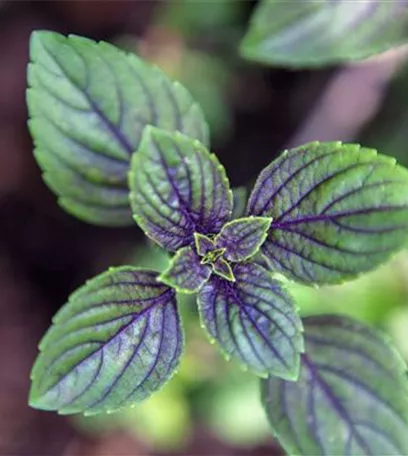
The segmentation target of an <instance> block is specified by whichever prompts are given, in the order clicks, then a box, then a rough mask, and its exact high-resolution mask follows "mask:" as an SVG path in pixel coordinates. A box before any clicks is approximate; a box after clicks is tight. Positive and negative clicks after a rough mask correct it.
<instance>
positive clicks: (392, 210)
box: [247, 142, 408, 284]
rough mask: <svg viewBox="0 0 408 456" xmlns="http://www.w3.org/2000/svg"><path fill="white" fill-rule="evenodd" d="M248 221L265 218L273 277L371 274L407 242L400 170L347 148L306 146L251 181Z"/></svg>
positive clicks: (407, 205) (405, 184) (325, 279)
mask: <svg viewBox="0 0 408 456" xmlns="http://www.w3.org/2000/svg"><path fill="white" fill-rule="evenodd" d="M247 211H248V214H251V215H258V216H268V217H272V218H273V221H272V224H271V227H270V230H269V236H268V238H267V240H266V241H265V242H264V243H263V245H262V247H261V251H262V252H263V254H264V255H265V256H266V257H267V259H268V261H269V263H270V267H271V269H272V270H274V271H278V272H281V273H282V274H284V275H288V276H290V277H291V278H293V279H294V280H297V281H299V282H304V283H308V284H310V283H317V284H325V283H327V284H329V283H330V284H333V283H340V282H342V281H344V280H347V279H351V278H354V277H356V276H357V275H359V274H360V273H362V272H365V271H369V270H371V269H374V268H376V267H377V266H379V265H380V264H381V263H383V262H385V261H386V260H387V259H388V258H389V257H390V256H391V255H392V254H394V253H395V252H397V251H398V250H400V249H402V248H403V247H404V246H405V245H406V242H407V239H408V231H407V229H408V171H407V170H406V169H405V168H402V167H401V166H398V165H396V164H395V160H394V159H393V158H390V157H385V156H382V155H377V153H376V151H375V150H372V149H366V148H360V146H358V145H355V144H341V143H339V142H332V143H318V142H314V143H310V144H306V145H304V146H301V147H298V148H296V149H291V150H289V151H287V152H285V153H284V154H282V155H281V156H280V157H279V158H278V159H277V160H275V161H274V162H272V163H271V164H270V165H269V166H268V167H266V168H265V169H264V170H263V171H262V172H261V174H260V175H259V177H258V179H257V182H256V184H255V187H254V189H253V191H252V194H251V196H250V199H249V202H248V209H247Z"/></svg>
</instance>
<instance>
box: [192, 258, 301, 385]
mask: <svg viewBox="0 0 408 456" xmlns="http://www.w3.org/2000/svg"><path fill="white" fill-rule="evenodd" d="M233 273H234V276H235V279H236V282H235V283H233V282H228V281H226V280H223V279H221V278H219V277H216V276H212V277H211V279H210V280H209V282H207V283H206V284H205V285H204V286H203V288H202V289H201V290H200V292H199V294H198V307H199V311H200V317H201V320H202V322H203V324H204V326H205V328H206V329H207V331H208V333H209V336H210V338H211V339H213V340H215V342H216V343H217V345H218V346H219V347H220V349H221V350H222V352H223V353H224V354H225V355H226V357H228V358H229V357H233V358H235V359H236V360H237V361H238V362H239V363H240V364H241V365H243V366H244V367H245V368H247V369H249V370H250V371H251V372H253V373H255V374H257V375H260V376H265V375H267V374H268V373H269V374H272V375H277V376H279V377H283V378H288V379H296V378H297V375H298V368H299V353H300V352H301V351H302V350H303V337H302V323H301V320H300V318H299V316H298V315H297V313H296V309H295V305H294V302H293V300H292V298H291V297H290V295H289V294H288V293H287V292H286V291H285V290H284V289H283V288H282V286H281V283H280V282H278V281H276V280H274V279H272V277H271V275H270V274H269V273H268V271H266V270H265V269H263V268H262V267H261V266H258V265H256V264H253V263H238V264H236V265H234V267H233Z"/></svg>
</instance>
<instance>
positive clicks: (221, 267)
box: [211, 256, 235, 282]
mask: <svg viewBox="0 0 408 456" xmlns="http://www.w3.org/2000/svg"><path fill="white" fill-rule="evenodd" d="M211 264H212V270H213V272H214V274H217V275H218V276H220V277H222V278H223V279H225V280H228V281H230V282H235V277H234V273H233V272H232V269H231V266H230V264H229V263H228V261H227V260H225V259H224V258H223V257H222V256H220V257H219V258H217V259H216V260H215V261H214V262H212V263H211Z"/></svg>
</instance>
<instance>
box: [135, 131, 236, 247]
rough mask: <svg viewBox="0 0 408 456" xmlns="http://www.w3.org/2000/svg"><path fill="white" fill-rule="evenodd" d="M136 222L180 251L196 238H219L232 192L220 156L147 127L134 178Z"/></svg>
mask: <svg viewBox="0 0 408 456" xmlns="http://www.w3.org/2000/svg"><path fill="white" fill-rule="evenodd" d="M129 187H130V189H131V195H130V201H131V204H132V209H133V214H134V218H135V221H136V222H137V223H138V225H139V226H140V227H141V228H142V229H143V231H144V232H145V233H146V235H147V236H149V237H150V238H151V239H153V240H154V241H155V242H157V243H158V244H159V245H161V246H162V247H164V248H166V249H168V250H172V251H176V250H178V249H179V248H180V247H184V246H187V245H191V244H193V243H194V233H195V232H199V233H203V234H211V233H218V231H219V230H220V229H221V227H222V226H223V225H224V223H225V222H226V221H227V220H228V219H229V218H230V217H231V212H232V192H231V190H230V188H229V182H228V179H227V176H226V174H225V170H224V168H223V167H222V165H221V164H220V163H219V161H218V159H217V158H216V157H215V155H213V154H210V153H209V152H208V151H207V149H206V148H205V147H204V146H203V145H202V144H201V143H200V142H198V141H196V140H195V141H193V140H192V139H190V138H188V137H187V136H184V135H182V134H180V133H169V132H166V131H163V130H160V129H158V128H154V127H146V129H145V131H144V133H143V138H142V142H141V145H140V148H139V151H138V153H137V154H134V156H133V158H132V164H131V172H130V173H129Z"/></svg>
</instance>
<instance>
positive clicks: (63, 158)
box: [27, 31, 208, 225]
mask: <svg viewBox="0 0 408 456" xmlns="http://www.w3.org/2000/svg"><path fill="white" fill-rule="evenodd" d="M30 60H31V63H30V64H29V66H28V85H29V89H28V90H27V103H28V110H29V114H30V122H29V125H30V131H31V134H32V137H33V139H34V143H35V157H36V159H37V161H38V163H39V165H40V166H41V168H42V170H43V172H44V180H45V181H46V183H47V184H48V186H49V187H50V188H51V189H52V190H53V191H54V192H55V193H56V194H57V195H58V197H59V203H60V204H61V206H63V207H64V208H65V209H66V210H67V211H68V212H70V213H71V214H73V215H75V216H77V217H79V218H81V219H83V220H85V221H87V222H90V223H94V224H98V225H130V224H131V223H132V213H131V209H130V205H129V200H128V196H129V191H128V186H127V172H128V168H129V163H130V158H131V155H132V153H133V152H135V151H137V150H138V148H139V145H140V140H141V136H142V132H143V130H144V128H145V126H146V125H157V126H159V127H160V128H163V129H165V130H169V131H181V132H183V133H184V134H186V135H187V136H190V137H192V138H194V139H198V140H200V141H201V142H203V143H204V144H208V129H207V125H206V123H205V120H204V117H203V114H202V112H201V109H200V108H199V106H198V105H197V104H195V103H194V101H193V99H192V98H191V96H190V95H189V93H188V92H187V91H186V90H185V89H184V88H183V87H182V86H181V85H180V84H178V83H177V82H172V81H171V80H170V79H168V78H167V77H166V76H165V75H164V74H163V73H162V72H161V71H160V70H158V69H157V68H154V67H151V66H149V65H148V64H146V63H144V62H143V61H142V60H140V59H139V58H138V57H137V56H135V55H132V54H126V53H124V52H122V51H120V50H119V49H117V48H115V47H114V46H111V45H109V44H107V43H104V42H100V43H96V42H94V41H92V40H89V39H86V38H81V37H78V36H73V35H70V36H68V37H65V36H62V35H59V34H58V33H53V32H46V31H40V32H34V33H33V34H32V36H31V43H30Z"/></svg>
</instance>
